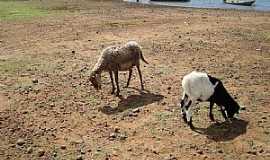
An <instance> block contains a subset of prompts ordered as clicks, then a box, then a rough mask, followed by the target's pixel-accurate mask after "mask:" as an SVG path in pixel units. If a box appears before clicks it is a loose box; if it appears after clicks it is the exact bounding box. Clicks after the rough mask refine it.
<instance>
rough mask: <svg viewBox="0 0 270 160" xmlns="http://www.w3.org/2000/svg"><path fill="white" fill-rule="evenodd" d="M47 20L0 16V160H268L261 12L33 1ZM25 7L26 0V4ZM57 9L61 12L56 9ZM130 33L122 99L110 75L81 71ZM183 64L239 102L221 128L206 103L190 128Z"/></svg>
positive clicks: (266, 39) (265, 28)
mask: <svg viewBox="0 0 270 160" xmlns="http://www.w3.org/2000/svg"><path fill="white" fill-rule="evenodd" d="M34 2H35V5H38V6H39V7H43V8H45V9H46V10H48V11H49V12H50V14H48V15H47V16H44V17H34V18H31V19H15V20H2V21H0V129H1V130H0V159H12V160H13V159H94V160H99V159H101V160H103V159H112V160H118V159H119V160H125V159H126V160H128V159H130V160H137V159H147V160H151V159H152V160H176V159H215V160H216V159H227V160H231V159H256V160H260V159H270V123H269V122H270V107H269V102H270V97H269V93H270V92H269V89H270V69H269V68H270V20H269V17H270V13H269V12H254V11H236V10H219V9H188V8H173V7H158V6H146V5H137V4H129V3H124V2H121V1H106V0H105V1H89V0H88V1H87V0H79V1H67V0H66V1H64V0H62V1H60V0H57V1H55V2H54V3H52V2H51V1H46V0H43V1H34ZM24 3H32V1H29V2H24ZM58 11H59V13H58ZM128 40H136V41H138V42H139V43H140V44H141V46H142V47H143V52H144V57H145V59H146V60H147V61H148V62H149V63H150V64H149V65H146V64H144V63H142V72H143V79H144V83H145V87H146V89H147V90H146V91H143V92H141V91H140V90H139V89H140V83H139V78H138V74H137V71H136V69H135V68H134V75H133V77H132V80H131V85H130V88H123V86H124V85H125V83H126V81H127V73H124V72H123V73H121V75H120V87H121V94H122V98H118V97H115V96H113V95H110V90H111V85H110V81H109V77H108V73H104V74H103V75H102V79H103V85H102V90H101V91H99V92H96V91H95V90H94V88H93V87H92V86H91V85H90V84H89V83H88V81H87V79H88V75H89V72H90V71H91V68H92V67H93V66H94V64H95V63H96V61H97V58H98V56H99V53H100V51H101V50H102V49H103V48H104V47H106V46H108V45H113V44H122V43H125V42H127V41H128ZM192 70H199V71H206V72H208V73H209V74H211V75H213V76H216V77H219V78H220V79H222V81H223V82H224V85H225V87H226V88H227V89H228V90H229V92H230V93H231V94H232V95H233V96H234V97H235V98H236V100H237V102H239V104H240V105H241V106H243V107H244V109H243V110H241V113H240V118H239V119H238V120H235V121H233V122H232V124H229V123H225V122H224V121H223V119H222V117H221V114H220V112H219V110H218V107H215V113H214V114H215V117H216V119H217V121H218V123H213V122H210V120H209V118H208V110H209V107H208V106H209V104H208V103H201V104H199V105H198V107H197V108H196V109H194V112H193V121H194V125H195V127H196V128H197V129H196V130H195V131H192V130H191V129H189V127H187V125H186V124H184V122H183V121H182V119H181V118H180V115H179V114H180V111H179V108H178V106H177V103H178V101H179V98H180V97H181V91H182V89H181V87H180V82H181V79H182V77H183V76H184V75H185V74H187V73H189V72H191V71H192Z"/></svg>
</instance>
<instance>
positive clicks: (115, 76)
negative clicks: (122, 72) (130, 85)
mask: <svg viewBox="0 0 270 160" xmlns="http://www.w3.org/2000/svg"><path fill="white" fill-rule="evenodd" d="M114 78H115V83H116V96H119V93H120V89H119V83H118V71H114Z"/></svg>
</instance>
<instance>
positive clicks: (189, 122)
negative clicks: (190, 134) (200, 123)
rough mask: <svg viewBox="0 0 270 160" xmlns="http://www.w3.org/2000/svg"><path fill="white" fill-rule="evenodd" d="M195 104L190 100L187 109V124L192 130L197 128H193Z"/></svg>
mask: <svg viewBox="0 0 270 160" xmlns="http://www.w3.org/2000/svg"><path fill="white" fill-rule="evenodd" d="M194 104H196V103H194V102H193V101H192V100H190V102H189V107H188V108H187V111H186V114H187V115H186V116H187V124H188V125H189V127H190V129H194V128H195V127H194V126H193V124H192V108H193V106H194Z"/></svg>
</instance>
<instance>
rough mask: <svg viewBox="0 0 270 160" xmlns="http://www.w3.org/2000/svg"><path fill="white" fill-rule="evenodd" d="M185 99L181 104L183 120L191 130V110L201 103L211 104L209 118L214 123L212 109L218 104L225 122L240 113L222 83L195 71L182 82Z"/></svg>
mask: <svg viewBox="0 0 270 160" xmlns="http://www.w3.org/2000/svg"><path fill="white" fill-rule="evenodd" d="M182 88H183V97H182V99H181V102H180V106H181V112H182V116H183V119H184V121H185V122H186V123H188V125H189V126H190V128H192V129H193V128H194V126H193V124H192V117H191V116H192V113H191V108H192V107H193V106H195V105H196V104H198V103H199V102H205V101H209V102H210V111H209V117H210V119H211V120H212V121H214V116H213V113H212V109H213V106H214V104H215V103H216V104H217V105H218V106H220V107H221V112H222V116H223V117H224V119H225V120H227V119H228V118H233V116H234V114H236V113H237V114H238V113H239V109H240V106H239V105H238V103H237V102H236V101H235V100H234V99H233V98H232V97H231V96H230V94H229V93H228V92H227V90H226V89H225V88H224V86H223V84H222V82H221V81H220V80H219V79H217V78H215V77H212V76H210V75H208V74H206V73H202V72H197V71H193V72H191V73H189V74H187V75H185V76H184V78H183V80H182Z"/></svg>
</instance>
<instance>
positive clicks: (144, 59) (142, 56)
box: [140, 52, 149, 64]
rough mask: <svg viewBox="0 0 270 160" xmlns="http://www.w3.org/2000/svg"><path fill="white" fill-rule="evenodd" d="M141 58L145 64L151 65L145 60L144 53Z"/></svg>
mask: <svg viewBox="0 0 270 160" xmlns="http://www.w3.org/2000/svg"><path fill="white" fill-rule="evenodd" d="M140 56H141V59H142V61H143V62H144V63H146V64H149V63H148V62H147V61H146V60H145V59H144V57H143V54H142V52H141V53H140Z"/></svg>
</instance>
